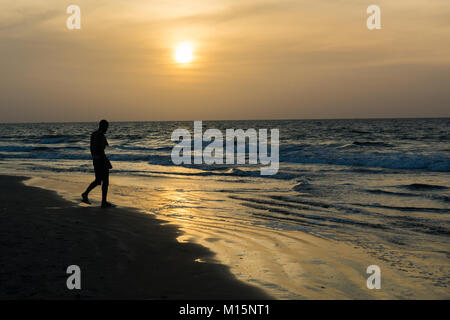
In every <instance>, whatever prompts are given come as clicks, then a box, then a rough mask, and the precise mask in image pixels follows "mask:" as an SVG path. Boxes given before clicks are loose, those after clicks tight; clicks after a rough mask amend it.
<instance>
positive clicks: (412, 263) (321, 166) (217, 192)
mask: <svg viewBox="0 0 450 320" xmlns="http://www.w3.org/2000/svg"><path fill="white" fill-rule="evenodd" d="M193 127H194V122H193V121H169V122H111V123H110V127H109V130H108V132H107V133H106V137H107V139H108V142H109V147H108V148H107V149H106V154H107V155H108V157H109V159H110V160H111V162H112V164H113V170H112V171H111V187H110V189H111V193H112V195H113V196H114V193H115V192H116V196H117V197H121V199H129V204H130V205H133V206H136V207H140V208H141V209H143V210H146V211H147V212H149V213H153V214H155V215H157V216H158V217H160V218H163V219H168V220H170V221H172V222H174V223H176V224H178V225H181V227H182V229H183V231H184V232H186V234H187V235H189V237H188V239H189V240H194V241H195V240H198V241H199V242H202V243H204V244H206V245H207V246H209V247H210V248H211V249H212V250H213V251H221V252H222V253H223V252H228V253H223V254H222V255H219V256H220V257H221V258H222V261H226V262H227V264H230V265H234V264H235V265H236V266H238V265H241V268H240V269H239V268H238V267H236V270H237V271H236V272H235V273H236V274H238V276H241V277H244V278H246V279H247V280H248V281H250V282H251V281H253V282H254V283H259V284H260V285H261V286H266V287H267V288H269V289H268V290H272V293H273V292H275V294H276V295H277V297H280V298H299V297H300V298H301V296H300V292H301V291H300V290H298V291H297V290H296V289H295V287H289V285H288V284H287V283H289V281H284V282H283V281H280V282H278V283H277V281H275V280H273V279H274V278H275V277H272V278H270V277H269V276H265V275H261V276H254V275H252V274H251V272H250V271H245V268H242V264H245V262H242V260H243V259H242V253H239V251H238V250H237V248H239V247H241V248H243V247H245V245H246V244H247V243H249V242H252V241H255V239H259V238H258V237H262V238H261V239H260V240H261V241H260V243H261V244H262V243H264V241H268V242H270V241H271V239H275V238H277V243H278V244H280V243H283V241H284V240H283V239H282V238H280V237H279V235H280V233H281V234H282V233H283V232H286V233H288V232H289V234H290V235H292V232H296V233H298V234H300V233H304V234H309V235H312V236H314V237H318V238H321V239H328V240H330V241H333V242H338V243H343V244H346V245H349V246H352V247H354V248H358V249H360V250H364V251H365V252H366V253H367V254H368V255H369V256H372V257H374V259H375V260H376V261H383V262H384V263H386V264H387V265H389V266H390V267H391V268H394V269H395V270H396V271H398V272H403V273H404V274H405V276H406V277H410V278H411V279H415V280H418V281H423V282H426V283H427V284H429V285H430V287H431V288H440V289H444V290H445V289H447V288H448V285H449V275H450V263H449V261H450V260H449V256H450V238H449V235H450V219H449V217H450V215H449V213H450V130H449V128H450V118H438V119H348V120H345V119H342V120H258V121H203V128H204V129H203V130H204V131H205V130H207V129H219V130H221V132H223V134H224V135H225V132H226V129H243V130H246V129H249V128H254V129H256V130H258V129H268V130H269V132H270V129H278V130H279V162H280V165H279V171H278V173H277V174H275V175H268V176H262V175H261V174H260V165H248V164H245V165H236V164H235V165H228V164H223V165H206V164H197V165H196V164H181V165H174V164H173V162H172V159H171V152H172V149H173V147H174V145H175V144H176V142H174V141H172V140H171V135H172V132H173V131H174V130H175V129H179V128H183V129H187V130H189V131H190V132H191V134H192V135H193ZM96 128H97V123H23V124H22V123H20V124H19V123H18V124H0V173H3V174H22V175H27V174H33V175H41V176H46V177H52V176H57V177H59V178H58V180H57V182H55V185H57V184H59V185H64V184H66V183H67V184H69V183H70V181H71V177H75V176H77V177H79V176H81V177H85V179H87V177H89V179H90V177H91V176H92V174H93V166H92V162H91V156H90V151H89V139H90V134H91V133H92V132H93V131H94V130H96ZM269 140H270V139H269ZM206 144H207V143H206ZM206 144H205V145H206ZM62 177H63V178H62ZM114 177H117V180H116V181H119V180H120V179H122V180H120V181H128V183H126V184H125V183H123V184H122V186H121V187H120V188H116V189H115V186H114ZM83 181H84V180H83ZM81 191H82V188H81V184H80V193H81ZM77 196H78V194H77ZM131 198H133V199H131ZM73 199H75V197H74V198H73ZM146 199H147V200H148V199H152V201H147V200H146ZM256 230H258V232H256ZM261 230H262V231H261ZM260 231H261V232H260ZM275 234H276V235H277V236H276V237H275ZM292 239H293V238H291V240H292ZM285 240H286V241H288V240H287V239H285ZM291 240H289V241H291ZM220 242H222V249H223V250H221V248H220V247H219V243H220ZM236 242H237V243H236ZM231 243H234V244H233V245H232V244H231ZM231 247H232V248H234V251H233V250H231V249H230V248H231ZM254 247H255V246H253V247H252V246H250V245H248V252H247V256H250V255H251V254H252V253H251V252H250V251H251V250H253V249H252V248H254ZM224 248H225V249H226V250H225V249H224ZM227 250H228V251H227ZM260 250H262V249H260ZM277 250H278V249H277V246H276V245H274V246H273V242H272V244H270V245H269V244H267V248H266V249H265V251H264V250H263V252H262V253H261V255H262V256H264V254H266V255H267V254H268V253H269V254H271V255H274V256H276V252H277ZM230 252H233V255H235V256H236V257H235V258H232V257H230V256H228V258H227V257H226V256H225V255H226V254H228V255H230ZM283 252H284V254H286V251H283ZM291 258H292V259H293V260H295V253H293V254H292V257H291ZM260 259H264V258H260ZM292 259H291V260H292ZM252 261H253V260H252ZM291 262H292V261H291ZM286 265H287V264H286V263H285V264H284V267H285V266H286ZM248 268H250V267H248ZM266 269H267V272H266V273H267V274H272V276H273V273H275V272H276V271H274V270H275V269H276V268H275V267H273V268H272V267H270V266H267V268H266ZM285 269H286V268H284V270H285ZM232 270H233V268H232ZM280 270H281V269H280ZM246 272H247V273H246ZM277 272H285V271H277ZM285 273H286V272H285ZM289 277H291V278H292V277H295V275H292V274H290V275H289ZM270 279H272V280H270ZM447 292H448V291H447ZM403 297H404V296H403Z"/></svg>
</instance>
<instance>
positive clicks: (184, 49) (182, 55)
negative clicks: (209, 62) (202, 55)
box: [174, 41, 194, 63]
mask: <svg viewBox="0 0 450 320" xmlns="http://www.w3.org/2000/svg"><path fill="white" fill-rule="evenodd" d="M174 58H175V61H176V62H177V63H189V62H192V60H194V46H193V45H192V43H190V42H187V41H185V42H182V43H179V44H178V45H177V46H176V47H175V54H174Z"/></svg>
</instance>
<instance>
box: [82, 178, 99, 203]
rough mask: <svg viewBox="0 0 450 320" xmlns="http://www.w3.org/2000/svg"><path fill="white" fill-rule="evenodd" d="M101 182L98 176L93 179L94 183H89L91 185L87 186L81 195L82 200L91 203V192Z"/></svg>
mask: <svg viewBox="0 0 450 320" xmlns="http://www.w3.org/2000/svg"><path fill="white" fill-rule="evenodd" d="M100 184H101V180H99V179H98V178H97V177H96V178H95V180H94V181H92V183H91V184H90V185H89V187H87V189H86V191H85V192H83V193H82V194H81V197H82V199H83V200H82V201H83V202H84V203H87V204H91V202H90V201H89V198H88V195H89V192H91V191H92V190H93V189H94V188H95V187H96V186H99V185H100Z"/></svg>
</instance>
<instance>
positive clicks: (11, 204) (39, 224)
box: [0, 176, 270, 299]
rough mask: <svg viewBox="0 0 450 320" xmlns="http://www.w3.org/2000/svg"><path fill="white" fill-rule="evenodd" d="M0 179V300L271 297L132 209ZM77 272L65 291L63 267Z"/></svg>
mask: <svg viewBox="0 0 450 320" xmlns="http://www.w3.org/2000/svg"><path fill="white" fill-rule="evenodd" d="M22 180H23V178H20V177H10V176H0V186H1V190H2V192H1V193H0V203H1V205H0V256H1V261H0V283H1V286H0V299H23V298H26V299H231V298H232V299H268V298H270V297H269V295H267V294H265V293H264V292H263V291H261V290H259V289H257V288H254V287H252V286H250V285H247V284H244V283H242V282H240V281H238V280H237V279H236V278H235V277H234V276H233V275H232V274H231V273H230V271H229V268H228V267H226V266H224V265H221V264H217V263H205V262H196V261H195V260H196V259H207V258H208V257H210V256H212V255H213V253H212V252H211V251H210V250H208V249H206V248H204V247H202V246H200V245H197V244H192V243H179V242H178V241H177V240H176V238H177V237H178V236H179V234H180V232H179V230H178V229H177V228H176V227H175V226H173V225H167V224H166V225H165V224H164V223H163V221H161V220H158V219H156V218H155V217H154V216H152V215H149V214H142V213H139V212H137V211H134V210H132V209H126V208H113V209H108V210H102V209H100V208H98V207H81V206H78V205H77V204H76V203H72V202H69V201H66V200H63V199H62V198H60V197H59V196H57V194H56V193H55V192H52V191H48V190H44V189H40V188H35V187H29V186H24V185H23V184H22V183H21V181H22ZM70 265H78V266H79V267H80V268H81V290H68V289H67V287H66V280H67V278H68V277H69V275H68V274H66V270H67V267H68V266H70Z"/></svg>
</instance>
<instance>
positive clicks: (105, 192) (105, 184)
mask: <svg viewBox="0 0 450 320" xmlns="http://www.w3.org/2000/svg"><path fill="white" fill-rule="evenodd" d="M108 186H109V170H108V169H106V172H105V175H104V177H103V184H102V207H103V206H107V205H108V201H106V200H107V197H108Z"/></svg>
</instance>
